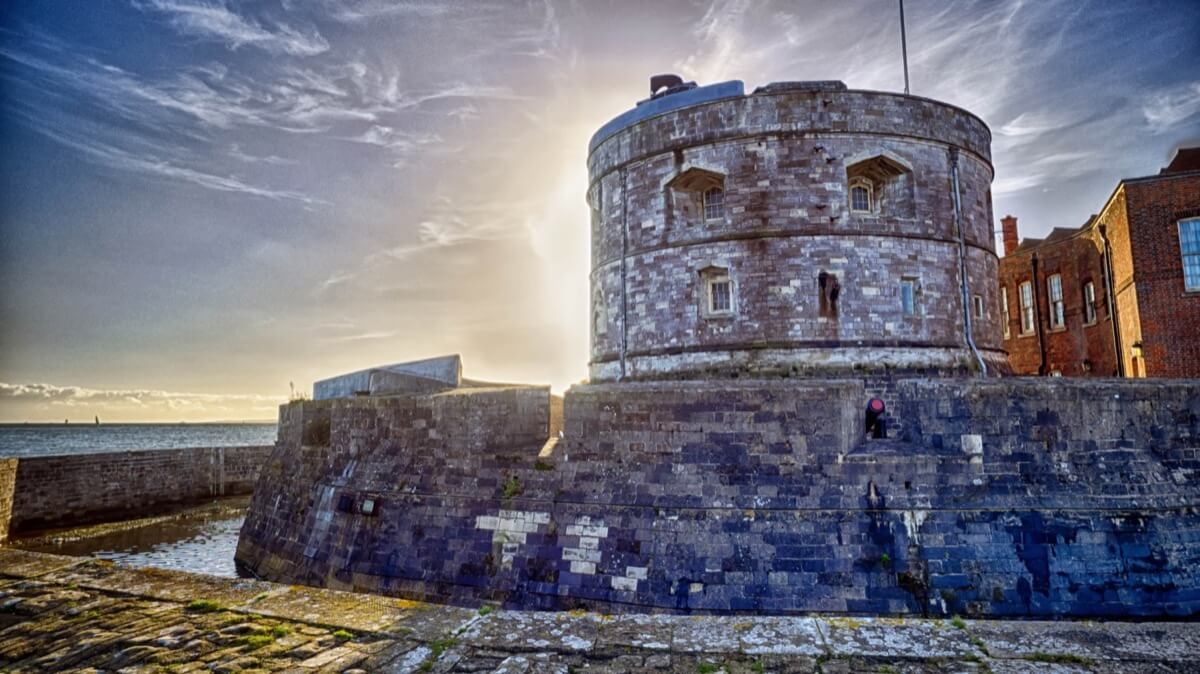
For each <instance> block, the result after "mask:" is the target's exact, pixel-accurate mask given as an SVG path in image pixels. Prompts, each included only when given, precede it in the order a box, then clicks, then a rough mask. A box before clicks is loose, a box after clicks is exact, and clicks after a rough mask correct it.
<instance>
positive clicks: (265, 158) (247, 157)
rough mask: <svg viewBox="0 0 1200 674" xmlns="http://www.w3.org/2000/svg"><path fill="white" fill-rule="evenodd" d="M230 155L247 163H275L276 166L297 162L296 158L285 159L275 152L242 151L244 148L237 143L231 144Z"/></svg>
mask: <svg viewBox="0 0 1200 674" xmlns="http://www.w3.org/2000/svg"><path fill="white" fill-rule="evenodd" d="M229 156H230V157H233V158H234V159H236V160H238V161H240V162H244V163H247V164H273V165H275V166H284V165H289V164H295V163H296V161H295V160H294V159H285V158H284V157H279V156H276V155H273V154H268V155H253V154H247V153H245V152H243V151H242V148H241V146H240V145H238V144H237V143H234V144H233V145H230V146H229Z"/></svg>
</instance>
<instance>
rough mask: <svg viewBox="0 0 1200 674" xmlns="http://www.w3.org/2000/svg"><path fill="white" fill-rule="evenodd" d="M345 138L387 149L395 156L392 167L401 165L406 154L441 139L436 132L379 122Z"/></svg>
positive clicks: (436, 142)
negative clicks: (405, 129)
mask: <svg viewBox="0 0 1200 674" xmlns="http://www.w3.org/2000/svg"><path fill="white" fill-rule="evenodd" d="M346 140H349V141H351V142H355V143H365V144H367V145H375V146H377V147H381V148H385V149H387V150H388V151H390V152H391V153H392V154H393V155H395V157H396V159H395V161H394V163H393V166H394V167H399V166H403V165H404V163H405V162H404V157H405V156H406V155H408V154H411V153H413V152H416V151H418V150H421V149H423V148H424V147H425V146H428V145H434V144H440V143H441V142H442V139H441V138H440V137H439V136H437V135H436V134H431V133H417V132H410V131H401V130H399V129H395V128H393V127H390V126H383V125H379V124H376V125H374V126H372V127H370V128H369V129H367V130H366V131H363V132H362V133H361V134H359V135H357V136H354V137H351V138H347V139H346Z"/></svg>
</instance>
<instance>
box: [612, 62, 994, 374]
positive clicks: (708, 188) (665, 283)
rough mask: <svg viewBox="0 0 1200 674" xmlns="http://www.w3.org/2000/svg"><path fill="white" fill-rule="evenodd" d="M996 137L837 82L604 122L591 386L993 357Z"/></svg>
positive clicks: (683, 100) (782, 86) (717, 95)
mask: <svg viewBox="0 0 1200 674" xmlns="http://www.w3.org/2000/svg"><path fill="white" fill-rule="evenodd" d="M680 88H682V87H680ZM990 141H991V135H990V133H989V131H988V129H987V126H985V125H984V123H983V122H982V121H980V120H979V119H978V118H977V117H975V116H974V115H971V114H970V113H967V112H965V111H963V110H960V109H958V108H955V107H952V106H949V105H946V104H944V103H938V102H936V101H930V100H927V99H922V98H916V97H912V96H901V95H896V94H885V93H877V92H862V91H848V90H847V89H846V86H845V85H844V84H842V83H841V82H782V83H775V84H769V85H767V86H764V87H761V88H759V89H758V90H757V91H755V92H754V94H753V95H750V96H745V95H743V87H742V83H741V82H726V83H724V84H717V85H712V86H708V87H698V88H693V89H685V90H684V91H681V92H678V93H673V94H669V95H666V96H660V97H657V98H653V99H651V100H648V101H645V102H643V103H642V104H641V105H639V106H638V107H637V108H635V109H634V110H631V111H629V112H628V113H626V114H624V115H621V116H620V117H617V118H616V119H615V120H613V121H612V122H610V123H609V124H607V125H606V126H605V127H604V128H602V129H601V130H600V131H599V132H598V133H597V134H596V135H595V136H594V137H593V139H592V142H591V156H590V157H589V159H588V168H589V171H590V184H589V191H588V202H589V204H590V205H591V208H592V275H591V281H592V298H593V299H592V303H593V306H592V317H593V318H592V320H593V324H592V328H593V330H592V334H593V340H592V363H591V379H592V381H616V380H622V379H629V378H633V379H647V378H661V377H669V376H684V377H693V376H703V375H705V374H710V373H715V372H723V373H738V372H740V373H743V374H767V373H789V372H791V373H794V372H802V373H811V372H814V371H818V372H833V371H837V370H844V369H850V368H858V369H863V368H882V367H892V368H906V369H912V368H949V369H954V368H962V367H964V366H967V367H975V366H976V365H977V361H978V359H980V358H981V359H983V360H984V361H986V362H987V363H990V364H991V365H992V366H993V367H997V366H998V367H1000V368H1001V369H1003V368H1004V367H1005V363H1006V360H1005V356H1004V353H1003V352H1002V351H1001V342H1000V330H999V323H998V321H997V320H996V317H997V316H998V315H999V312H998V311H997V309H998V302H997V298H996V297H995V296H994V295H995V291H994V287H995V285H996V284H995V278H996V268H997V258H996V254H995V251H994V243H993V237H992V224H991V222H992V204H991V191H990V185H991V181H992V167H991V150H990ZM960 263H961V266H960ZM963 270H965V275H964V274H963ZM969 309H973V310H974V311H975V312H976V313H975V315H973V316H972V315H970V314H968V313H967V310H969ZM968 330H969V334H970V337H971V338H972V340H973V342H974V344H975V347H976V350H977V351H978V354H979V356H978V358H977V357H976V355H975V354H973V353H972V351H971V347H970V345H969V344H968V343H967V340H966V339H964V337H965V336H966V335H967V334H968Z"/></svg>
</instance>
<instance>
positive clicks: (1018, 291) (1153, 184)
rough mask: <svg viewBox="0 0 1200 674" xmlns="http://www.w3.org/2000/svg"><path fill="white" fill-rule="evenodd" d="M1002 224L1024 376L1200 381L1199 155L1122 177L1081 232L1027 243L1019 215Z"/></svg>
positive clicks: (1016, 354)
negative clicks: (1154, 171)
mask: <svg viewBox="0 0 1200 674" xmlns="http://www.w3.org/2000/svg"><path fill="white" fill-rule="evenodd" d="M1001 224H1002V230H1003V237H1004V257H1003V258H1002V259H1001V260H1000V293H999V295H1000V303H1001V324H1002V326H1003V328H1002V329H1003V337H1004V346H1005V349H1006V350H1007V351H1008V354H1009V362H1010V364H1011V366H1012V369H1013V371H1014V372H1015V373H1017V374H1041V375H1064V376H1081V377H1082V376H1097V377H1110V376H1126V377H1200V148H1190V149H1183V150H1180V151H1179V152H1178V153H1176V155H1175V158H1174V160H1173V161H1172V162H1171V163H1170V165H1168V166H1167V167H1166V168H1164V169H1162V170H1161V171H1160V172H1159V173H1158V174H1157V175H1153V176H1145V177H1142V178H1130V179H1126V180H1122V181H1121V182H1120V183H1118V184H1117V187H1116V189H1115V190H1113V193H1112V196H1110V197H1109V199H1108V201H1107V202H1106V203H1105V204H1104V207H1103V208H1102V209H1101V210H1100V212H1099V214H1098V215H1094V216H1092V217H1091V218H1089V219H1088V221H1087V222H1086V223H1084V224H1083V225H1082V226H1080V227H1078V228H1073V229H1072V228H1055V229H1054V231H1052V232H1051V233H1050V235H1049V236H1047V237H1046V238H1044V239H1025V240H1024V241H1020V242H1019V243H1018V235H1017V219H1016V218H1014V217H1012V216H1007V217H1005V218H1002V220H1001Z"/></svg>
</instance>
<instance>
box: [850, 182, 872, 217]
mask: <svg viewBox="0 0 1200 674" xmlns="http://www.w3.org/2000/svg"><path fill="white" fill-rule="evenodd" d="M871 187H872V185H871V181H870V180H867V179H866V178H853V179H851V180H850V210H851V211H854V212H855V213H870V212H872V211H874V210H875V207H874V200H873V199H872V194H871V192H872V190H871Z"/></svg>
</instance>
